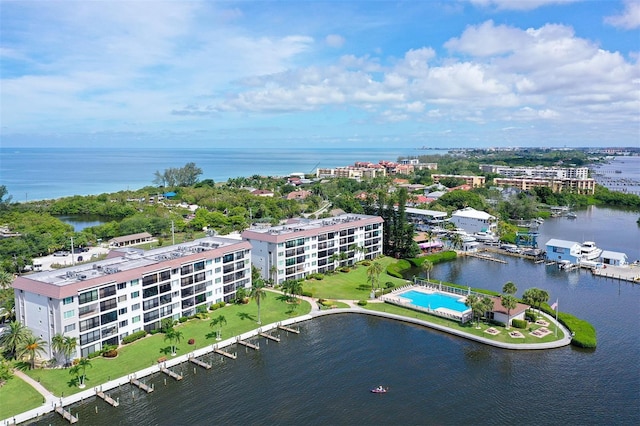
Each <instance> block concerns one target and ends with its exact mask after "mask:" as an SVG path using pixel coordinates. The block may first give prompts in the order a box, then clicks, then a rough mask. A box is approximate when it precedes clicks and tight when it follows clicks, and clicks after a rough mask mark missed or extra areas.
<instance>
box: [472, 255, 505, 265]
mask: <svg viewBox="0 0 640 426" xmlns="http://www.w3.org/2000/svg"><path fill="white" fill-rule="evenodd" d="M467 256H470V257H475V258H476V259H482V260H489V261H491V262H498V263H504V264H506V263H507V261H506V260H502V259H497V258H495V257H492V256H488V255H486V254H480V253H467Z"/></svg>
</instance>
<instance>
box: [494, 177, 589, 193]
mask: <svg viewBox="0 0 640 426" xmlns="http://www.w3.org/2000/svg"><path fill="white" fill-rule="evenodd" d="M493 183H494V184H495V185H496V186H500V187H504V186H510V187H513V188H518V189H520V190H522V191H529V190H530V189H532V188H537V187H548V188H551V190H552V191H553V192H564V191H567V192H575V193H578V194H593V193H594V192H595V189H596V181H595V180H594V179H591V178H589V179H573V178H563V179H559V178H549V179H542V178H515V177H514V178H495V179H494V180H493Z"/></svg>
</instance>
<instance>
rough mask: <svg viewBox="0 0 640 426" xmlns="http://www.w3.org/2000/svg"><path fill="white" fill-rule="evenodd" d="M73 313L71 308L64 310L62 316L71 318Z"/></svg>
mask: <svg viewBox="0 0 640 426" xmlns="http://www.w3.org/2000/svg"><path fill="white" fill-rule="evenodd" d="M74 315H75V311H74V310H73V309H72V310H70V311H65V312H64V318H65V319H67V318H73V316H74Z"/></svg>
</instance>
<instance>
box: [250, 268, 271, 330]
mask: <svg viewBox="0 0 640 426" xmlns="http://www.w3.org/2000/svg"><path fill="white" fill-rule="evenodd" d="M250 296H251V299H253V300H255V301H256V305H258V324H262V321H261V319H260V302H261V301H262V300H263V299H265V298H266V297H267V292H266V291H265V290H264V280H263V279H262V278H258V279H256V280H253V286H252V287H251V293H250Z"/></svg>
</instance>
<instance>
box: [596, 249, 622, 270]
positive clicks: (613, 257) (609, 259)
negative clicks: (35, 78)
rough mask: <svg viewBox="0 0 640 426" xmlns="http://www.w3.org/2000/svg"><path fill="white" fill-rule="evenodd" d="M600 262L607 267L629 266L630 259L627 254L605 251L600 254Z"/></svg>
mask: <svg viewBox="0 0 640 426" xmlns="http://www.w3.org/2000/svg"><path fill="white" fill-rule="evenodd" d="M600 262H602V263H604V264H605V265H613V266H625V265H627V264H629V258H628V257H627V255H626V254H625V253H621V252H617V251H609V250H603V251H602V254H600Z"/></svg>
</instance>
